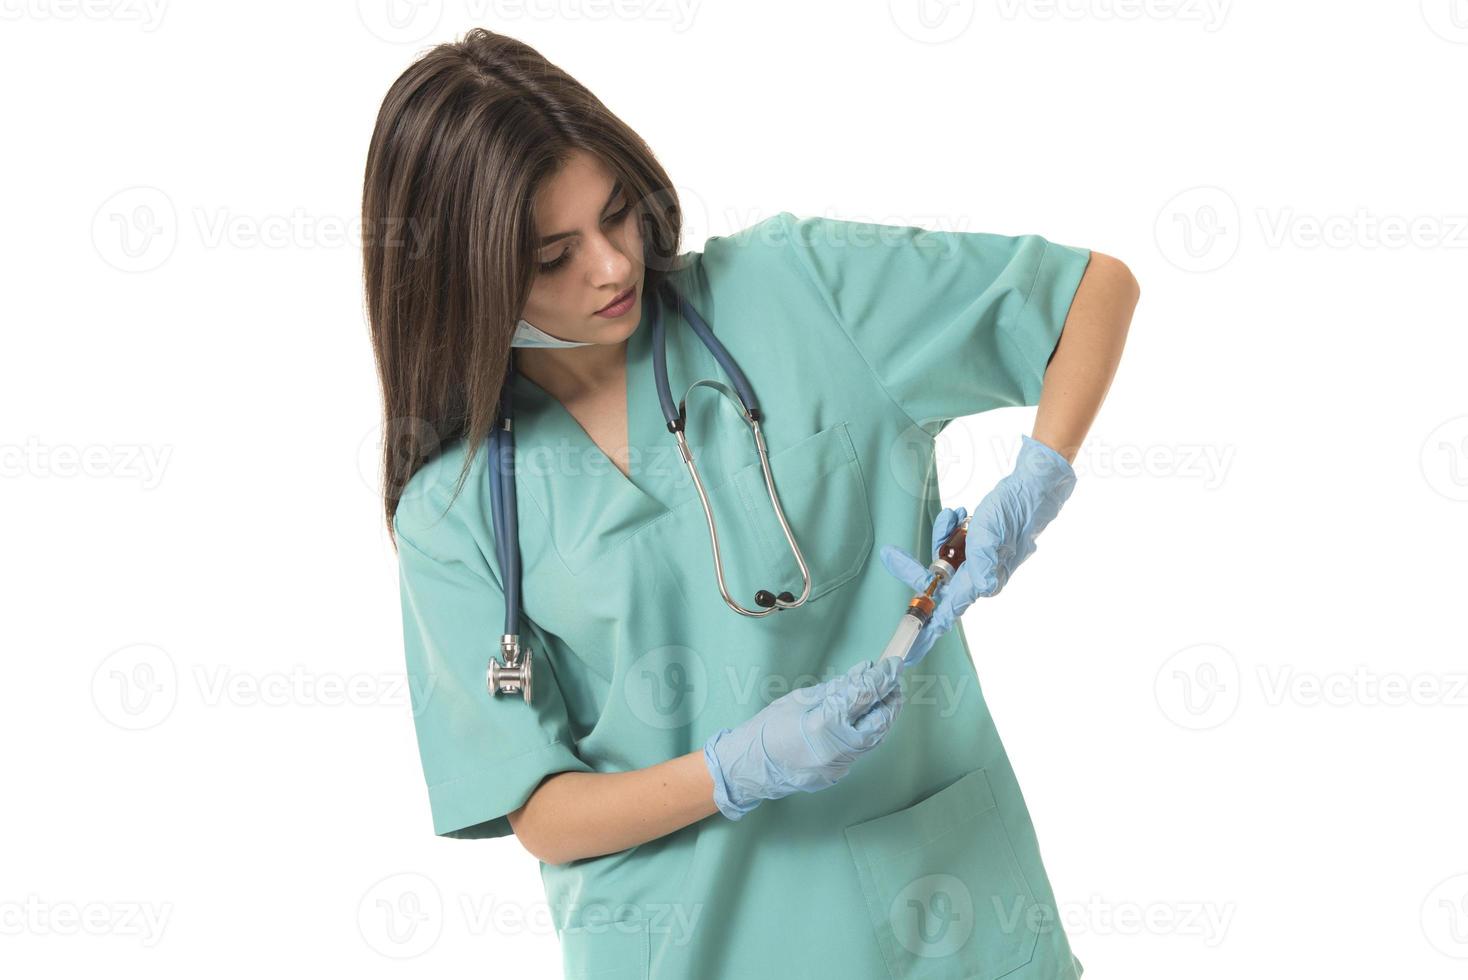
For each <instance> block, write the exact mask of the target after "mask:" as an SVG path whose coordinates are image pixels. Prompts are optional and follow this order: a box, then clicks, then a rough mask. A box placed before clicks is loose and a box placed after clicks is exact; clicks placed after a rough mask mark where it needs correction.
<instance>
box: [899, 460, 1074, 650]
mask: <svg viewBox="0 0 1468 980" xmlns="http://www.w3.org/2000/svg"><path fill="white" fill-rule="evenodd" d="M1021 440H1022V441H1021V445H1020V450H1019V457H1018V459H1017V460H1016V461H1015V466H1014V472H1012V473H1010V474H1009V475H1008V476H1006V477H1004V478H1003V479H1002V480H1000V481H999V482H998V483H997V484H995V486H994V489H993V490H990V491H989V493H988V495H987V496H985V497H984V499H983V500H982V501H980V502H979V506H978V507H977V508H975V510H974V513H973V518H972V519H971V520H970V521H969V525H968V534H967V536H966V537H965V539H964V561H963V564H962V565H960V566H959V568H958V571H957V572H956V573H954V576H953V578H952V580H951V581H949V583H948V584H947V585H945V586H944V587H943V589H942V591H941V593H940V595H939V599H938V605H937V608H935V609H934V610H933V615H932V618H931V619H930V620H929V621H928V625H927V626H924V627H923V629H922V631H921V632H920V633H918V636H917V639H916V640H915V641H914V642H913V645H912V649H911V650H909V651H908V654H907V657H906V660H905V663H907V664H908V665H909V666H910V665H912V664H915V663H917V662H918V661H919V660H921V659H922V658H923V657H925V656H927V653H928V650H930V649H931V648H932V646H933V644H934V643H935V642H936V641H937V639H938V637H940V636H942V635H943V634H944V633H946V632H948V631H949V630H950V629H952V628H953V624H954V623H955V622H957V621H958V618H959V617H960V616H962V615H963V613H964V610H966V609H968V607H969V606H971V605H973V604H974V602H975V601H976V600H977V599H978V598H979V597H980V596H992V595H997V594H998V593H999V591H1000V590H1001V589H1003V588H1004V585H1005V583H1007V582H1008V581H1009V576H1010V575H1011V574H1012V573H1013V572H1014V570H1015V569H1016V568H1018V567H1019V566H1020V564H1021V563H1022V562H1023V561H1024V560H1025V559H1026V558H1028V557H1029V556H1030V555H1032V554H1034V551H1035V539H1036V538H1037V537H1039V535H1040V532H1041V531H1043V530H1044V529H1045V526H1046V525H1047V524H1049V523H1050V522H1051V521H1052V520H1054V519H1055V515H1057V514H1058V513H1060V508H1061V505H1062V504H1064V503H1065V501H1066V500H1067V499H1068V498H1069V497H1070V494H1071V491H1072V490H1073V489H1075V482H1076V476H1075V470H1074V469H1072V468H1071V465H1070V463H1069V462H1067V461H1066V459H1065V457H1064V456H1062V455H1060V454H1059V453H1057V452H1056V451H1055V450H1053V449H1051V448H1050V447H1049V446H1047V445H1045V444H1044V443H1042V442H1038V441H1036V440H1034V439H1031V438H1030V437H1029V436H1021ZM965 516H966V515H965V513H964V509H963V508H962V507H960V508H958V509H956V510H950V509H948V508H944V509H943V510H942V511H940V512H939V513H938V519H937V520H936V521H934V522H933V557H934V558H936V557H937V551H938V548H939V547H941V546H942V544H943V542H944V541H945V540H946V539H947V538H948V536H949V535H950V534H952V533H953V529H954V528H956V527H957V526H958V525H959V524H960V523H962V521H963V519H964V517H965ZM879 557H880V558H881V559H882V565H883V566H884V567H885V568H886V569H887V571H888V572H889V573H890V574H891V575H892V576H893V577H895V578H896V579H897V580H898V581H899V582H902V583H904V584H906V585H907V586H909V587H910V588H912V590H913V591H914V593H916V592H922V591H923V590H924V589H926V588H927V587H928V583H929V582H930V581H931V580H932V577H933V573H930V572H929V571H928V569H927V565H925V564H921V563H919V562H918V561H917V560H916V559H915V558H913V557H912V555H910V554H908V553H907V552H906V551H904V550H903V549H901V548H898V547H896V546H894V545H883V546H882V550H881V552H880V553H879Z"/></svg>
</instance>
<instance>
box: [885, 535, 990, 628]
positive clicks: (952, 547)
mask: <svg viewBox="0 0 1468 980" xmlns="http://www.w3.org/2000/svg"><path fill="white" fill-rule="evenodd" d="M968 522H969V518H967V517H966V518H964V519H963V521H962V522H961V523H960V524H959V525H958V527H956V528H954V529H953V533H952V534H950V535H948V538H947V539H946V540H945V541H944V542H943V544H942V545H941V546H940V547H939V548H938V557H937V558H935V559H934V560H933V564H931V565H929V566H928V571H929V572H932V573H935V574H934V575H933V580H932V581H931V582H929V583H928V587H927V588H926V589H924V590H923V591H922V592H919V593H918V594H917V595H915V596H913V597H912V599H910V600H909V601H908V603H907V611H906V612H905V613H903V614H902V618H901V619H899V620H898V621H897V630H896V632H894V633H893V634H892V639H891V640H890V641H889V642H888V643H887V649H886V650H884V651H883V652H882V656H883V657H906V656H907V652H908V651H909V650H911V649H912V644H913V641H915V640H916V639H917V636H918V634H919V633H921V632H922V629H923V627H924V626H926V625H928V620H930V619H932V618H933V610H934V609H936V608H937V606H938V603H937V602H936V601H935V600H934V596H936V595H937V593H938V590H939V589H941V588H942V587H943V586H945V585H947V584H948V580H949V579H951V578H953V573H954V572H956V571H958V566H960V565H962V564H963V559H964V542H965V541H966V540H967V535H968Z"/></svg>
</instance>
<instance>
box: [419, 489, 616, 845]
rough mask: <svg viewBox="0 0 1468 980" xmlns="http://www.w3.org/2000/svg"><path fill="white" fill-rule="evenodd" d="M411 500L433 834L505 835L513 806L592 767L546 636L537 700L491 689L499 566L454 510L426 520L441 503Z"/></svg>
mask: <svg viewBox="0 0 1468 980" xmlns="http://www.w3.org/2000/svg"><path fill="white" fill-rule="evenodd" d="M407 509H408V505H407V504H404V505H403V506H400V507H399V511H398V515H397V517H396V519H395V525H394V526H395V530H396V537H397V544H398V580H399V585H400V590H401V594H402V607H403V650H404V654H405V656H406V660H407V672H408V681H409V692H410V699H411V702H412V706H413V722H414V727H415V729H416V732H417V736H418V751H419V755H420V757H421V759H422V762H423V775H424V778H425V779H426V781H427V783H428V801H429V807H430V810H431V812H432V817H433V832H434V833H435V834H437V835H439V836H442V837H457V838H480V837H503V836H506V835H508V834H510V833H512V828H511V827H510V822H509V819H508V818H507V816H506V814H508V813H509V812H510V811H512V810H516V809H518V808H519V807H520V806H522V805H523V804H524V803H525V801H526V800H527V799H529V798H530V794H531V793H532V792H533V791H534V790H535V788H536V787H537V786H538V785H539V784H540V782H541V780H543V779H544V778H545V777H546V776H549V775H551V774H553V773H557V772H565V771H569V770H576V771H579V772H591V771H592V767H591V766H589V765H587V764H586V763H585V762H584V761H583V760H582V759H580V758H579V757H578V756H577V755H576V753H575V752H574V750H573V747H574V740H573V739H572V736H571V729H570V723H569V720H568V716H567V712H566V706H565V702H564V701H563V699H562V697H561V690H560V687H559V685H558V684H557V683H556V678H555V674H554V670H553V665H552V664H551V663H549V661H548V659H547V658H546V656H545V655H544V651H543V649H542V647H541V645H540V644H538V643H533V642H532V643H531V646H532V648H533V651H534V653H533V657H534V671H535V681H534V691H533V693H534V701H533V703H531V704H526V703H525V699H524V698H523V697H521V696H519V695H513V696H512V695H499V696H495V697H491V696H490V694H489V691H488V689H487V686H486V678H485V672H486V669H487V666H488V663H489V658H490V657H491V656H499V649H500V648H499V638H500V636H501V635H502V634H503V633H504V628H505V621H504V616H505V597H504V591H503V590H502V588H501V587H500V585H499V583H498V580H497V573H495V572H494V571H493V569H491V567H490V566H489V564H488V562H487V561H486V559H485V558H484V552H483V551H482V550H481V549H480V546H479V543H478V542H476V541H475V539H474V538H473V537H472V535H471V534H470V532H469V530H468V528H466V527H465V526H464V524H463V523H462V522H461V521H458V520H456V518H455V515H454V513H453V511H452V509H451V510H450V512H449V513H448V514H447V515H444V516H442V518H441V519H438V514H433V515H429V516H427V518H426V519H419V517H420V515H419V514H418V513H417V512H418V511H423V512H427V511H429V510H433V509H434V508H433V507H432V506H431V505H429V504H427V503H426V501H424V502H418V503H415V505H414V506H413V507H412V508H411V510H412V511H413V513H410V514H407V515H405V513H404V512H405V510H407ZM522 629H528V624H526V625H525V626H524V627H522ZM527 639H528V637H527Z"/></svg>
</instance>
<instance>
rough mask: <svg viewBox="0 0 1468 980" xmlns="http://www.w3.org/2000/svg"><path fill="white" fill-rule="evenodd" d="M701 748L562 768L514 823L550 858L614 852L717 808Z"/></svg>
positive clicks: (527, 840) (523, 836)
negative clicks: (647, 762) (618, 764)
mask: <svg viewBox="0 0 1468 980" xmlns="http://www.w3.org/2000/svg"><path fill="white" fill-rule="evenodd" d="M718 812H719V809H718V807H717V806H716V805H715V804H714V783H713V779H712V778H711V777H710V776H709V771H708V767H707V766H706V765H705V764H704V761H703V749H702V748H699V749H698V750H697V751H695V752H690V753H688V754H687V755H682V756H678V757H677V758H675V759H669V760H668V761H667V762H660V763H658V764H657V765H655V766H649V767H647V768H646V769H634V770H632V771H631V772H610V773H598V772H560V773H556V774H555V775H553V776H550V777H548V778H547V779H545V780H544V781H543V782H542V783H541V784H540V786H538V787H537V788H536V790H535V792H533V793H532V794H530V799H528V800H526V801H525V805H524V806H522V807H521V808H520V809H518V810H515V811H514V812H512V813H511V814H510V815H509V817H510V826H511V828H513V829H514V831H515V836H516V837H518V838H520V841H521V843H523V844H524V845H525V847H526V849H527V850H529V851H530V852H531V853H532V854H534V855H535V856H536V857H538V858H539V859H540V860H542V861H544V862H545V863H546V864H565V863H566V862H568V861H575V860H579V859H581V858H588V857H596V856H597V855H600V854H612V853H614V852H616V851H621V850H625V849H627V848H629V847H634V846H636V845H638V844H641V843H644V842H646V841H650V840H656V839H657V838H659V837H662V836H664V835H665V834H671V833H672V832H673V831H675V830H679V829H681V828H683V827H686V826H688V825H689V824H691V823H696V822H697V821H699V820H702V819H703V818H704V817H707V816H711V815H713V814H715V813H718Z"/></svg>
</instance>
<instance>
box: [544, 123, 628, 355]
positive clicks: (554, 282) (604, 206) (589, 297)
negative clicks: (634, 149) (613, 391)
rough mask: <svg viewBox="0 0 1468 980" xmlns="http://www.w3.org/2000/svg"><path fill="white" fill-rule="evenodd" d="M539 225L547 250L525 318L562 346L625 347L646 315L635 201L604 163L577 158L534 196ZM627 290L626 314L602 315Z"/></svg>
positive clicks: (582, 154)
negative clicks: (629, 293)
mask: <svg viewBox="0 0 1468 980" xmlns="http://www.w3.org/2000/svg"><path fill="white" fill-rule="evenodd" d="M535 221H536V234H537V236H538V237H539V238H540V241H541V246H540V251H539V253H538V255H537V268H536V273H535V279H534V282H533V283H532V284H531V287H530V297H529V299H527V300H526V301H525V309H524V311H523V312H522V313H521V316H522V317H523V318H524V319H526V320H529V321H530V322H531V323H533V324H535V325H536V326H537V327H539V328H540V329H541V330H544V331H545V332H546V333H548V334H550V335H551V336H553V337H558V338H560V339H561V340H579V341H590V342H591V343H595V344H618V343H621V342H622V341H624V340H626V339H627V338H628V337H629V336H631V335H632V333H633V331H635V330H636V329H637V323H638V320H640V319H641V316H642V278H643V276H642V273H643V264H642V233H641V231H640V230H639V229H638V226H637V221H636V220H634V208H633V206H632V198H631V197H630V196H629V195H628V193H627V192H626V191H625V190H624V189H623V188H622V187H621V186H620V184H619V183H618V181H617V180H616V178H615V177H614V176H613V175H612V172H611V171H610V170H608V169H607V167H606V165H605V164H604V163H602V162H601V160H599V159H598V158H597V157H595V156H593V155H591V154H590V153H586V152H585V151H578V152H577V153H576V154H575V155H574V156H573V157H572V158H571V159H570V160H569V161H568V162H567V163H566V165H565V166H564V167H562V168H561V170H560V172H559V173H557V174H556V175H555V176H554V177H552V178H551V179H549V180H548V181H546V182H545V183H544V184H543V185H542V186H541V189H540V191H539V192H538V193H537V194H536V197H535ZM628 289H631V290H632V291H633V294H632V302H631V304H630V305H627V306H626V308H625V310H622V312H620V313H619V314H618V315H615V316H610V315H600V314H598V311H599V310H602V309H603V308H605V307H607V306H608V305H610V304H611V303H612V301H613V300H615V299H617V297H619V296H621V295H622V294H623V293H625V292H626V291H627V290H628ZM623 305H624V304H618V306H617V307H616V308H614V311H615V309H621V307H622V306H623Z"/></svg>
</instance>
